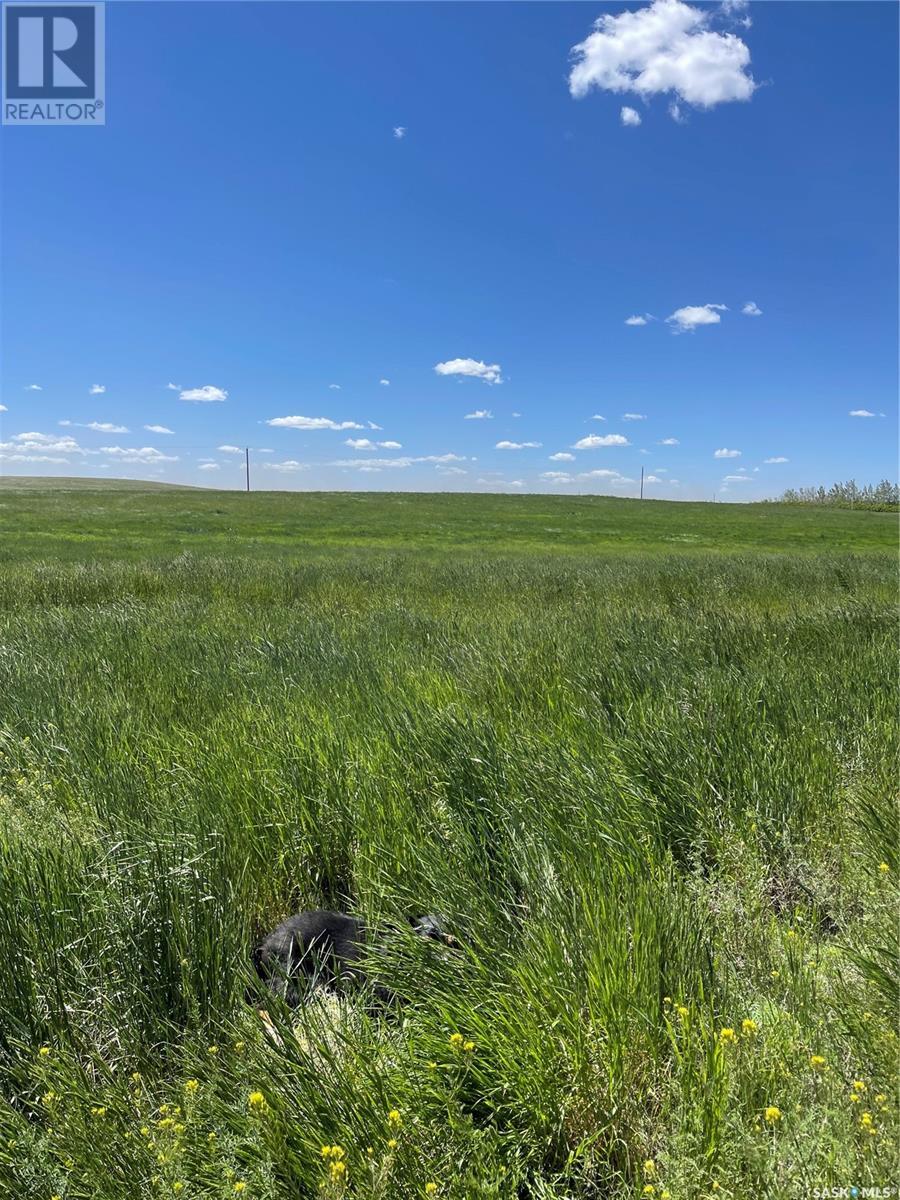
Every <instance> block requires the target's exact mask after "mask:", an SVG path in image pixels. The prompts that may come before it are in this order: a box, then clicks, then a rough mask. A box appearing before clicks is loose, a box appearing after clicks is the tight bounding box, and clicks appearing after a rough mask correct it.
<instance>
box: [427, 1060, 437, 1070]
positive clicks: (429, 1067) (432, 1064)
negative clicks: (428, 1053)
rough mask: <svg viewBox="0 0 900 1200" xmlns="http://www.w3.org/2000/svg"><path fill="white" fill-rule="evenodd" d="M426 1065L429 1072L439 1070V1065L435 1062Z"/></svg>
mask: <svg viewBox="0 0 900 1200" xmlns="http://www.w3.org/2000/svg"><path fill="white" fill-rule="evenodd" d="M426 1065H427V1067H428V1070H429V1071H436V1070H437V1063H436V1062H434V1061H433V1060H432V1061H431V1062H429V1063H427V1064H426Z"/></svg>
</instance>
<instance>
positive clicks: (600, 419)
mask: <svg viewBox="0 0 900 1200" xmlns="http://www.w3.org/2000/svg"><path fill="white" fill-rule="evenodd" d="M591 420H592V421H605V420H606V417H601V416H600V414H599V413H594V415H593V416H592V417H591Z"/></svg>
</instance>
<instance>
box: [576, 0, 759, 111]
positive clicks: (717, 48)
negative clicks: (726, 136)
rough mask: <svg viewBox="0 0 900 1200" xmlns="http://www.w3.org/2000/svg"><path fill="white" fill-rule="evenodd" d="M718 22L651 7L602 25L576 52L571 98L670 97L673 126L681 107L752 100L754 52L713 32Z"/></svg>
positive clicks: (667, 6) (662, 0)
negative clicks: (593, 94) (601, 94)
mask: <svg viewBox="0 0 900 1200" xmlns="http://www.w3.org/2000/svg"><path fill="white" fill-rule="evenodd" d="M715 16H716V9H715V8H714V7H713V6H710V7H708V8H704V9H699V8H692V7H691V6H690V5H689V4H684V3H682V0H653V3H652V4H650V5H648V6H646V7H645V8H640V9H638V10H637V11H636V12H622V13H619V14H618V15H613V14H611V13H609V14H605V15H604V16H601V17H599V18H598V19H597V20H596V21H595V23H594V31H593V32H592V33H590V34H589V35H588V36H587V37H586V38H585V40H584V41H583V42H580V43H579V44H578V45H577V46H574V47H573V48H572V57H573V59H574V63H573V66H572V69H571V72H570V74H569V91H570V92H571V93H572V95H573V96H574V97H576V99H579V98H581V97H582V96H585V95H587V93H588V92H589V91H590V90H591V88H597V89H598V90H600V91H607V92H615V93H617V94H622V93H626V92H633V93H635V94H636V95H638V96H640V97H641V98H642V99H644V100H646V99H649V98H650V97H651V96H655V95H660V94H667V95H669V96H671V97H673V103H672V104H671V105H670V109H669V111H670V113H671V114H672V116H673V118H674V119H675V120H679V119H680V117H681V110H680V108H679V105H678V103H677V102H678V101H679V100H681V101H682V102H684V103H685V104H691V105H694V106H696V107H697V108H713V107H714V106H715V105H717V104H724V103H726V102H727V101H730V100H749V99H750V97H751V96H752V95H753V92H754V91H755V89H756V86H757V85H756V83H755V82H754V80H753V76H752V75H751V74H750V72H749V70H748V68H749V66H750V51H749V50H748V48H747V46H746V45H745V44H744V42H742V41H741V39H740V38H739V37H737V36H736V35H735V34H733V33H718V32H715V31H713V30H711V29H710V28H709V25H710V24H711V22H712V20H713V19H714V18H715ZM673 110H674V111H673ZM623 122H624V118H623Z"/></svg>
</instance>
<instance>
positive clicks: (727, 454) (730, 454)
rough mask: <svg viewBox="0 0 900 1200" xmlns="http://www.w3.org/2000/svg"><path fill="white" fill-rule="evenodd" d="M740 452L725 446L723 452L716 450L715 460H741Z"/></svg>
mask: <svg viewBox="0 0 900 1200" xmlns="http://www.w3.org/2000/svg"><path fill="white" fill-rule="evenodd" d="M740 457H741V452H740V450H729V449H728V447H727V446H723V447H722V449H721V450H716V451H714V453H713V458H740Z"/></svg>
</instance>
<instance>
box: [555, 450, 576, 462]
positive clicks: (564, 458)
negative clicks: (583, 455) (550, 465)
mask: <svg viewBox="0 0 900 1200" xmlns="http://www.w3.org/2000/svg"><path fill="white" fill-rule="evenodd" d="M550 461H551V462H574V461H575V455H574V454H570V453H569V452H568V450H559V451H558V452H557V453H556V454H551V455H550Z"/></svg>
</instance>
